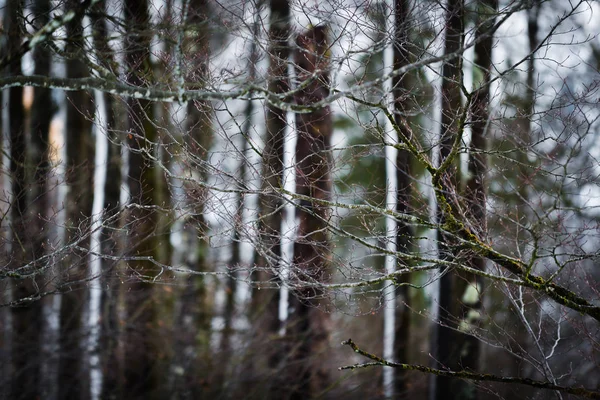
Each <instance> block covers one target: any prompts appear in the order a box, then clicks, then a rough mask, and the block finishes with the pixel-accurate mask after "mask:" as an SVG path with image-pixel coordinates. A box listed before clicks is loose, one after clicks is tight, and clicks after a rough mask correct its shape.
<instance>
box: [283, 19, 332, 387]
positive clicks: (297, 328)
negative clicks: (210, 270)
mask: <svg viewBox="0 0 600 400" xmlns="http://www.w3.org/2000/svg"><path fill="white" fill-rule="evenodd" d="M296 42H297V46H298V50H296V54H295V57H294V58H295V66H296V74H297V76H298V78H299V83H300V85H303V86H304V87H303V88H302V89H300V90H299V91H298V94H297V95H296V96H297V99H296V103H297V104H298V105H300V106H306V107H310V106H311V105H313V104H315V103H318V102H319V101H321V100H322V99H325V98H326V97H327V95H328V93H329V74H328V68H329V66H328V62H329V60H328V59H329V52H330V49H329V43H328V40H327V27H326V26H316V27H314V28H312V29H310V30H308V31H307V32H305V33H303V34H302V35H300V36H298V38H297V39H296ZM309 109H310V108H309ZM296 129H297V132H298V139H297V143H296V163H297V165H298V167H297V171H298V174H297V177H296V193H297V195H298V196H299V203H300V204H299V207H298V209H297V214H298V218H299V220H300V225H299V227H298V235H297V239H296V241H295V243H294V260H293V266H292V268H293V269H292V271H291V274H292V275H291V276H292V279H293V280H294V279H295V280H298V281H299V284H298V286H297V289H296V290H295V292H294V297H293V298H292V300H291V301H290V303H291V307H293V308H294V309H295V312H294V313H293V314H292V316H291V317H290V318H289V322H288V336H290V338H291V339H292V340H293V343H292V345H291V350H290V351H291V356H290V357H291V363H292V364H297V365H298V366H299V367H296V369H295V371H294V372H293V376H296V377H297V378H296V379H297V383H296V386H295V387H294V386H292V389H291V390H292V392H291V398H306V397H314V396H317V395H318V394H319V393H321V392H323V391H324V390H325V389H326V388H327V385H328V384H329V379H330V378H329V377H328V375H329V374H328V373H327V371H325V370H324V369H323V368H322V366H321V365H320V363H319V362H318V361H316V359H315V358H316V357H317V356H318V355H322V354H324V353H325V351H326V349H327V341H328V339H327V337H328V334H329V332H328V328H327V320H328V316H327V314H326V313H325V312H324V310H322V309H320V308H319V307H318V306H319V305H321V304H320V303H322V301H323V300H322V296H323V295H322V290H320V289H318V288H317V289H315V288H310V287H308V288H305V287H303V283H308V282H317V283H320V282H323V281H324V280H326V279H328V275H329V273H330V271H329V268H330V265H329V264H330V256H329V252H330V250H329V241H328V238H327V230H326V229H327V220H328V218H329V213H330V211H329V210H328V207H327V206H325V205H323V204H322V203H321V202H320V201H323V200H325V201H327V200H329V199H330V196H331V194H330V192H331V178H330V169H331V156H330V154H329V151H330V149H329V146H330V140H331V134H332V119H331V110H330V109H329V107H323V108H319V109H315V110H310V112H308V113H305V114H297V115H296ZM321 307H322V305H321Z"/></svg>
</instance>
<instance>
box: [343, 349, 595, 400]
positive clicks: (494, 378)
mask: <svg viewBox="0 0 600 400" xmlns="http://www.w3.org/2000/svg"><path fill="white" fill-rule="evenodd" d="M342 344H343V345H346V346H350V347H351V348H352V350H354V352H355V353H358V354H360V355H361V356H363V357H366V358H368V359H369V360H373V361H374V362H369V363H361V364H354V365H346V366H343V367H340V368H339V370H340V371H341V370H346V369H358V368H366V367H372V366H383V367H393V368H400V369H403V370H408V371H420V372H424V373H427V374H432V375H437V376H444V377H448V378H458V379H466V380H470V381H478V382H500V383H513V384H519V385H526V386H532V387H535V388H539V389H548V390H558V391H560V392H565V393H569V394H574V395H577V396H581V397H584V398H587V399H600V392H596V391H592V390H588V389H585V388H577V387H569V386H560V385H555V384H553V383H550V382H544V381H536V380H533V379H528V378H517V377H512V376H498V375H492V374H480V373H476V372H468V371H449V370H442V369H435V368H429V367H425V366H423V365H417V364H404V363H398V362H393V361H388V360H385V359H383V358H381V357H379V356H376V355H375V354H371V353H368V352H366V351H364V350H362V349H360V348H359V347H358V346H357V345H356V343H354V342H353V341H352V339H348V340H346V341H344V342H342Z"/></svg>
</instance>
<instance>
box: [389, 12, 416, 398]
mask: <svg viewBox="0 0 600 400" xmlns="http://www.w3.org/2000/svg"><path fill="white" fill-rule="evenodd" d="M394 8H395V10H394V12H395V14H396V19H395V37H394V70H397V69H399V68H402V67H403V66H405V65H406V64H408V63H409V52H408V43H410V40H409V30H410V26H409V20H410V10H409V3H408V1H407V0H395V2H394ZM407 81H408V76H407V74H405V75H398V76H396V77H394V79H393V95H394V118H395V121H394V123H395V125H396V127H397V131H398V132H397V133H398V141H399V143H407V142H408V141H410V140H411V132H410V130H409V129H408V126H407V124H408V121H407V116H406V111H407V110H408V107H407V106H406V102H407V101H406V99H407V91H408V90H409V87H408V82H407ZM412 140H414V139H412ZM411 160H412V158H411V155H410V153H409V151H408V150H404V149H398V153H397V156H396V168H397V169H398V170H397V172H396V182H397V185H396V188H397V189H396V190H397V202H396V211H397V212H399V213H402V214H408V213H409V212H410V210H411V207H410V201H411V186H412V185H411V182H412V179H413V178H412V175H411ZM412 236H413V233H412V229H411V227H410V226H408V225H407V224H406V223H404V222H403V221H402V220H399V221H398V222H397V235H396V251H398V252H400V253H410V252H411V250H412V247H413V246H412V244H411V240H410V239H411V237H412ZM398 264H400V265H402V266H406V263H405V262H404V261H403V260H401V259H400V260H398ZM408 282H410V276H408V275H402V276H401V278H400V280H399V283H401V284H402V283H408ZM396 296H397V299H398V300H399V302H398V303H397V304H396V318H395V321H396V329H395V348H396V349H395V355H394V360H397V361H399V362H408V360H407V353H408V352H407V347H408V343H409V340H410V308H409V304H410V298H409V293H408V286H407V285H403V286H398V287H397V288H396ZM395 372H396V379H395V385H394V391H395V393H396V395H399V396H400V395H403V394H404V393H405V392H406V390H407V382H406V371H404V370H398V371H395Z"/></svg>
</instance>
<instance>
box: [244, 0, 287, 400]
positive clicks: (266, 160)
mask: <svg viewBox="0 0 600 400" xmlns="http://www.w3.org/2000/svg"><path fill="white" fill-rule="evenodd" d="M270 8H271V15H270V20H269V71H268V79H269V86H268V88H269V93H271V94H273V95H280V94H282V93H285V92H286V91H288V90H289V78H288V71H287V68H288V61H289V56H290V49H289V46H288V39H289V35H290V5H289V1H288V0H271V2H270ZM286 126H287V122H286V111H284V110H282V109H281V108H280V107H278V106H277V105H276V104H271V103H269V104H267V109H266V132H265V147H264V151H263V171H262V174H263V176H262V193H261V195H260V198H259V209H260V215H261V218H263V219H262V220H261V225H260V243H259V246H258V248H259V250H258V253H259V257H258V260H257V267H258V268H259V272H258V273H255V274H254V275H253V277H254V279H256V280H258V281H259V282H261V283H259V284H257V286H256V288H255V289H254V291H253V293H252V304H251V309H252V310H251V312H252V318H253V320H255V321H257V322H256V325H257V326H258V334H257V339H258V340H259V343H260V345H261V346H263V347H265V348H267V349H268V351H266V352H265V353H263V354H264V356H266V361H267V366H268V367H269V368H271V369H274V368H277V366H278V364H279V362H280V361H281V360H282V359H283V357H285V355H284V354H282V353H283V352H284V350H283V349H282V348H281V346H279V345H278V342H276V341H274V340H273V339H274V337H275V336H276V335H277V332H278V331H279V328H280V325H281V323H280V321H279V300H280V290H279V288H278V287H277V283H278V279H279V278H278V272H279V266H280V263H281V222H282V218H283V210H282V205H283V203H282V200H281V197H280V194H279V193H277V192H276V191H277V189H279V188H281V187H282V185H283V148H284V135H285V129H286ZM267 282H268V283H267ZM266 288H270V289H269V290H265V289H266ZM265 342H269V343H265ZM276 380H277V378H276V375H274V376H273V385H272V389H273V396H275V397H277V392H278V390H279V389H280V388H281V386H282V385H283V384H282V383H278V382H275V381H276Z"/></svg>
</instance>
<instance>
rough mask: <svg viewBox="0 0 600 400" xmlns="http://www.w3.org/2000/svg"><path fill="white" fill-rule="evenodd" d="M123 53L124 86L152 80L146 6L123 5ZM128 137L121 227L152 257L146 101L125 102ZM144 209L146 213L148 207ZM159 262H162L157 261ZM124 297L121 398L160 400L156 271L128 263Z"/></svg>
mask: <svg viewBox="0 0 600 400" xmlns="http://www.w3.org/2000/svg"><path fill="white" fill-rule="evenodd" d="M124 15H125V19H126V21H128V24H127V26H126V29H127V30H126V42H125V48H126V49H127V52H126V57H125V64H126V68H127V77H126V78H127V81H128V83H130V84H132V85H135V86H143V85H145V84H146V82H145V79H146V78H148V79H152V65H151V61H150V37H151V35H149V33H148V32H149V30H150V29H151V28H150V14H149V11H148V3H147V1H146V0H127V1H126V2H125V4H124ZM127 106H128V131H127V132H128V136H127V139H126V141H127V145H128V147H129V176H128V186H129V192H130V196H131V197H130V202H131V203H132V204H138V205H140V206H142V207H134V208H132V209H131V210H130V213H129V215H128V221H127V232H128V237H127V238H128V249H130V254H131V255H135V256H146V257H150V258H152V259H153V260H157V261H161V260H159V259H158V258H157V257H158V248H159V246H161V243H160V237H159V235H160V232H157V226H158V222H159V215H158V212H159V211H158V210H156V209H151V206H153V205H156V204H158V203H157V197H158V198H160V194H159V193H158V191H157V189H156V187H155V186H156V185H155V183H156V177H157V171H156V168H157V167H156V165H155V163H154V161H152V160H151V159H149V158H148V157H147V156H146V154H150V155H155V154H156V148H155V145H156V143H157V131H156V128H155V126H154V104H152V102H150V101H147V100H136V99H129V100H128V102H127ZM148 206H150V208H149V207H148ZM162 261H164V260H162ZM126 274H127V275H128V284H127V291H126V293H124V295H125V313H126V321H125V327H124V332H123V350H124V366H123V368H124V371H123V379H124V381H123V393H124V394H125V395H126V396H127V397H129V398H140V399H141V398H144V399H162V398H164V397H165V395H166V393H165V392H164V390H165V388H166V378H165V374H166V370H165V369H164V368H163V366H164V363H165V362H166V358H167V354H168V348H166V345H163V341H166V340H167V338H163V337H162V336H163V335H162V334H161V330H160V326H159V314H158V310H157V304H156V298H155V293H154V291H155V284H153V283H152V282H151V281H152V280H153V278H155V277H156V275H157V274H158V268H157V267H156V265H155V264H153V263H152V262H151V261H146V260H136V261H130V262H128V263H127V266H126Z"/></svg>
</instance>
